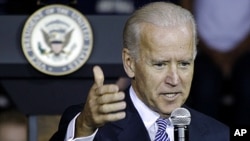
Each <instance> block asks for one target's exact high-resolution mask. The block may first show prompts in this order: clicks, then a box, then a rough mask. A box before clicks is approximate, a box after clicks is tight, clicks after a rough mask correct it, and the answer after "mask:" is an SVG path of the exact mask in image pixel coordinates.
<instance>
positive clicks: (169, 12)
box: [123, 2, 197, 59]
mask: <svg viewBox="0 0 250 141" xmlns="http://www.w3.org/2000/svg"><path fill="white" fill-rule="evenodd" d="M143 23H150V24H154V25H156V26H161V27H172V26H178V25H185V24H187V23H191V26H192V30H193V37H194V38H193V43H194V47H193V48H194V58H195V56H196V52H197V49H196V44H197V35H196V34H197V33H196V25H195V21H194V18H193V15H192V14H191V13H190V12H189V11H188V10H186V9H184V8H182V7H180V6H177V5H174V4H172V3H168V2H153V3H149V4H147V5H145V6H144V7H142V8H140V9H138V10H137V11H135V12H134V13H133V14H132V15H131V17H130V18H129V19H128V20H127V22H126V24H125V27H124V31H123V47H125V48H128V49H129V50H130V53H131V54H130V55H131V56H132V57H134V58H135V59H137V57H138V53H139V51H138V50H139V47H138V46H139V41H140V32H141V29H142V28H141V24H143Z"/></svg>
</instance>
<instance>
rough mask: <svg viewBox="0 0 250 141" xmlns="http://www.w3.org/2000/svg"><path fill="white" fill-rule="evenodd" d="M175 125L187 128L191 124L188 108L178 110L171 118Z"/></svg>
mask: <svg viewBox="0 0 250 141" xmlns="http://www.w3.org/2000/svg"><path fill="white" fill-rule="evenodd" d="M170 120H171V122H172V124H173V125H177V126H185V125H189V124H190V122H191V115H190V112H189V111H188V110H187V109H186V108H176V109H175V110H174V111H173V112H172V113H171V116H170Z"/></svg>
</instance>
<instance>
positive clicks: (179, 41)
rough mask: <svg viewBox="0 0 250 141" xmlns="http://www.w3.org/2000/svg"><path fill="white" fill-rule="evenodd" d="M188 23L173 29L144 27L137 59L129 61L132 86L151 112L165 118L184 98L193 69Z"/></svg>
mask: <svg viewBox="0 0 250 141" xmlns="http://www.w3.org/2000/svg"><path fill="white" fill-rule="evenodd" d="M193 38H194V37H193V34H192V30H191V26H190V25H189V24H187V25H183V26H176V27H172V28H166V27H157V26H155V25H152V24H144V26H143V30H142V32H141V40H140V47H139V56H138V60H137V61H135V60H133V61H132V63H131V64H132V68H133V69H132V75H131V73H130V76H132V77H134V80H132V86H133V88H134V89H135V92H136V94H137V96H138V97H139V98H140V99H141V100H142V101H143V102H144V103H145V104H146V105H147V106H149V107H150V108H151V109H152V110H154V111H156V112H158V113H160V115H161V116H164V117H168V116H169V115H170V114H171V112H172V111H173V110H174V109H176V108H178V107H180V106H181V105H182V104H183V103H184V102H185V101H186V99H187V97H188V95H189V91H190V87H191V81H192V77H193V68H194V48H193V46H194V43H193Z"/></svg>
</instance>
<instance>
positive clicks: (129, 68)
mask: <svg viewBox="0 0 250 141" xmlns="http://www.w3.org/2000/svg"><path fill="white" fill-rule="evenodd" d="M122 61H123V67H124V70H125V72H126V73H127V75H128V77H129V78H133V77H134V76H135V73H134V68H135V66H134V65H135V62H134V61H135V60H134V58H133V57H132V56H131V55H130V52H129V50H128V49H127V48H123V50H122Z"/></svg>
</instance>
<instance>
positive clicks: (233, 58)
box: [182, 0, 250, 125]
mask: <svg viewBox="0 0 250 141" xmlns="http://www.w3.org/2000/svg"><path fill="white" fill-rule="evenodd" d="M182 5H183V6H184V7H185V8H187V9H189V10H190V11H193V14H194V16H195V19H196V21H197V30H198V36H199V39H200V41H199V44H198V54H197V59H196V62H195V63H196V64H195V73H194V79H193V86H192V88H191V94H190V98H191V99H190V104H191V106H192V107H194V108H195V109H197V110H199V111H202V112H204V113H206V114H208V115H211V116H214V117H216V118H221V119H222V120H223V121H224V122H228V124H229V125H230V124H244V125H245V124H248V125H250V120H249V119H250V105H249V103H250V87H249V84H250V50H249V48H250V36H249V32H250V18H249V17H250V1H249V0H240V1H235V0H229V1H228V0H222V1H217V0H209V1H208V0H183V1H182ZM223 100H224V101H223Z"/></svg>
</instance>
